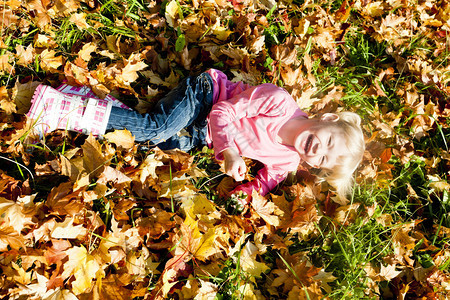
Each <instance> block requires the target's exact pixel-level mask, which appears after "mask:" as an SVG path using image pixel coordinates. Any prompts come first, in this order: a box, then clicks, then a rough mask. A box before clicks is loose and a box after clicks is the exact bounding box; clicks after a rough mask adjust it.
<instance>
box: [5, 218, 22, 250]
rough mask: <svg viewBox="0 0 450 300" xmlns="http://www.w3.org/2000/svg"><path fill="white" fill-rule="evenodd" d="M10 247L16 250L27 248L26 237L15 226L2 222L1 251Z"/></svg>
mask: <svg viewBox="0 0 450 300" xmlns="http://www.w3.org/2000/svg"><path fill="white" fill-rule="evenodd" d="M8 247H11V249H15V250H19V249H20V248H25V239H24V237H23V236H22V235H21V234H19V232H17V230H15V229H14V228H13V227H11V226H8V225H7V224H5V223H0V251H3V252H6V251H8Z"/></svg>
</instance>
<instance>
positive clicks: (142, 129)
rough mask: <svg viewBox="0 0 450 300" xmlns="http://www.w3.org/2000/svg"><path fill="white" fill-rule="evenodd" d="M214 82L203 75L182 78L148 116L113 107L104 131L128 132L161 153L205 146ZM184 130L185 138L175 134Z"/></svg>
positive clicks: (138, 140)
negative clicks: (125, 130)
mask: <svg viewBox="0 0 450 300" xmlns="http://www.w3.org/2000/svg"><path fill="white" fill-rule="evenodd" d="M212 98H213V82H212V79H211V76H210V75H209V74H207V73H202V74H200V75H198V76H190V77H188V78H185V79H184V80H183V81H182V82H181V83H180V84H179V85H178V86H177V87H176V88H174V89H173V90H172V91H170V92H169V93H168V94H167V95H166V96H165V97H164V98H162V99H161V100H159V101H158V103H157V104H156V106H155V107H154V108H153V109H152V111H151V112H150V113H147V114H143V115H141V114H139V113H137V112H135V111H131V110H127V109H122V108H118V107H112V109H111V115H110V117H109V121H108V125H107V127H106V130H113V129H127V130H129V131H130V132H131V133H132V134H133V135H134V137H135V140H136V141H137V142H149V143H150V145H158V147H159V148H161V149H164V150H166V149H175V148H178V149H181V150H184V151H188V150H190V149H192V148H194V147H196V146H202V145H205V144H206V141H205V139H206V133H207V122H206V118H207V116H208V114H209V112H210V111H211V107H212ZM182 129H185V130H186V131H187V133H188V135H179V134H177V133H178V132H179V131H180V130H182Z"/></svg>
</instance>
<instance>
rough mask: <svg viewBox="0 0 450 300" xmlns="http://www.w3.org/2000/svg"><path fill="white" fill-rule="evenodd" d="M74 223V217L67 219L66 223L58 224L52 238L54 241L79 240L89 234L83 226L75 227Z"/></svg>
mask: <svg viewBox="0 0 450 300" xmlns="http://www.w3.org/2000/svg"><path fill="white" fill-rule="evenodd" d="M73 222H74V219H73V218H72V217H66V219H65V220H64V222H62V223H56V224H55V226H54V227H53V230H52V232H51V234H50V236H51V237H52V238H54V239H77V238H79V237H82V236H85V235H86V234H87V233H88V231H87V229H86V228H84V226H83V225H82V224H80V225H73Z"/></svg>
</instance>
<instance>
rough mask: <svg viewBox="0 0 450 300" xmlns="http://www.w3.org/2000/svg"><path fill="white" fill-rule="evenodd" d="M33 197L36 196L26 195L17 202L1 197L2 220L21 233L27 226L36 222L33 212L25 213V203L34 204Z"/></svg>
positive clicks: (0, 215) (0, 216) (0, 217)
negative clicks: (33, 219) (33, 218)
mask: <svg viewBox="0 0 450 300" xmlns="http://www.w3.org/2000/svg"><path fill="white" fill-rule="evenodd" d="M33 199H34V196H25V197H24V198H19V199H18V200H17V202H16V201H11V200H7V199H5V198H2V197H0V220H1V221H3V222H5V221H6V224H9V226H11V227H13V228H14V229H15V230H16V231H17V232H19V233H20V232H21V231H22V229H23V228H24V227H25V226H27V225H30V224H34V222H32V214H26V213H24V205H27V203H28V205H29V204H30V203H31V205H33V206H34V203H33ZM21 202H22V203H21Z"/></svg>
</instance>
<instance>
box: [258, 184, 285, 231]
mask: <svg viewBox="0 0 450 300" xmlns="http://www.w3.org/2000/svg"><path fill="white" fill-rule="evenodd" d="M251 205H252V207H253V209H254V210H255V212H256V213H257V214H258V215H259V216H260V217H261V218H262V219H263V220H264V221H266V222H267V224H270V225H272V226H275V227H276V226H278V225H280V219H279V216H280V215H282V214H283V212H282V211H281V210H280V209H279V208H278V207H277V206H276V205H275V204H274V203H273V202H269V201H268V200H267V199H266V198H264V197H263V196H261V195H260V194H259V193H258V192H257V191H255V190H254V191H253V194H252V202H251Z"/></svg>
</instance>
